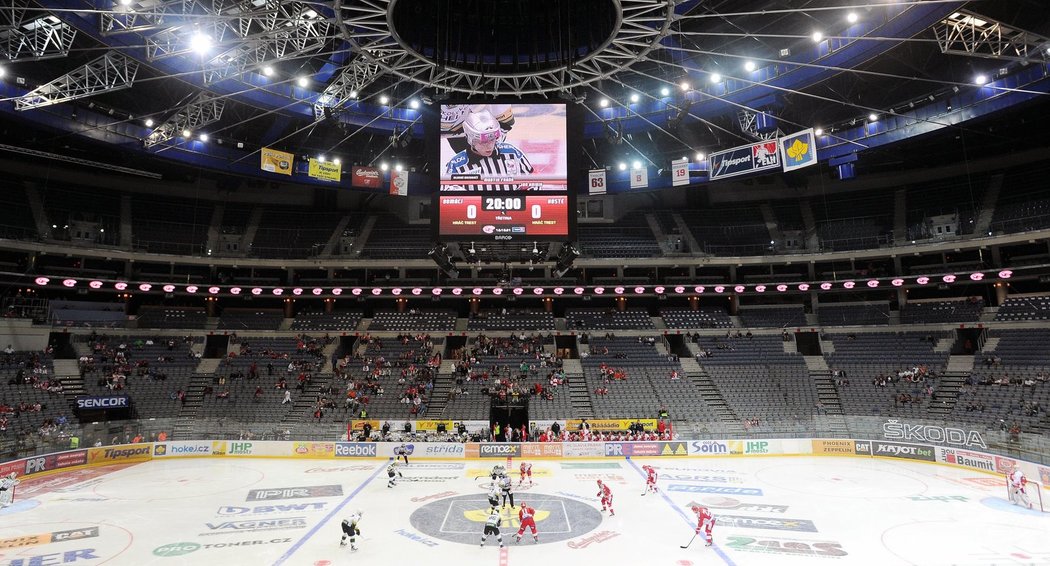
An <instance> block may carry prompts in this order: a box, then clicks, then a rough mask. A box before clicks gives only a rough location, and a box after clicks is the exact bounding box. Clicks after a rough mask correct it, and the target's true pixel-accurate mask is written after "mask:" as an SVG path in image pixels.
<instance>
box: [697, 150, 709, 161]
mask: <svg viewBox="0 0 1050 566" xmlns="http://www.w3.org/2000/svg"><path fill="white" fill-rule="evenodd" d="M705 157H707V156H706V155H704V152H702V151H698V152H696V160H697V161H703V160H704V158H705Z"/></svg>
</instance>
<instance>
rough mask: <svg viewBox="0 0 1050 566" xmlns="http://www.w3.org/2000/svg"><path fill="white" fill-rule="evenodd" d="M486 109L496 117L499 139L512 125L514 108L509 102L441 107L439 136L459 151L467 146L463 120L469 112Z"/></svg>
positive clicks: (456, 151) (454, 150)
mask: <svg viewBox="0 0 1050 566" xmlns="http://www.w3.org/2000/svg"><path fill="white" fill-rule="evenodd" d="M486 110H487V111H488V112H489V113H490V114H492V115H493V116H495V117H496V121H497V122H499V127H500V129H501V130H502V131H503V136H501V137H500V141H503V140H504V138H505V137H506V135H507V132H509V131H510V129H511V128H513V127H514V110H513V109H512V108H511V106H510V104H450V105H446V106H442V107H441V137H442V139H444V140H445V141H447V142H448V145H449V147H451V148H452V151H453V152H455V153H459V152H461V151H463V150H465V149H467V148H468V147H470V144H468V143H467V136H466V135H465V134H464V133H463V121H464V120H466V119H467V116H468V115H469V114H470V113H471V112H482V111H486Z"/></svg>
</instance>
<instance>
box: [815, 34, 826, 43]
mask: <svg viewBox="0 0 1050 566" xmlns="http://www.w3.org/2000/svg"><path fill="white" fill-rule="evenodd" d="M823 39H824V33H823V32H819V31H815V32H813V43H820V42H821V41H822V40H823Z"/></svg>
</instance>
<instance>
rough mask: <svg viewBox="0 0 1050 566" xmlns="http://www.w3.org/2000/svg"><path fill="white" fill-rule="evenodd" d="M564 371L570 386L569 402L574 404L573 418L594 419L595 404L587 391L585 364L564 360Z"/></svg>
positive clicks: (574, 360)
mask: <svg viewBox="0 0 1050 566" xmlns="http://www.w3.org/2000/svg"><path fill="white" fill-rule="evenodd" d="M562 370H564V371H565V380H566V381H567V382H568V386H569V402H570V403H572V412H573V416H575V417H576V418H579V419H593V418H594V402H593V401H592V400H591V392H590V391H588V390H587V381H586V380H585V379H584V378H583V364H581V363H580V360H577V359H572V358H569V359H565V360H562Z"/></svg>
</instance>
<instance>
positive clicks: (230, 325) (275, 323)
mask: <svg viewBox="0 0 1050 566" xmlns="http://www.w3.org/2000/svg"><path fill="white" fill-rule="evenodd" d="M282 322H284V313H283V312H281V310H280V309H249V308H226V309H223V311H222V316H221V317H219V330H233V331H235V332H236V331H238V330H278V329H279V328H280V327H281V323H282Z"/></svg>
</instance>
